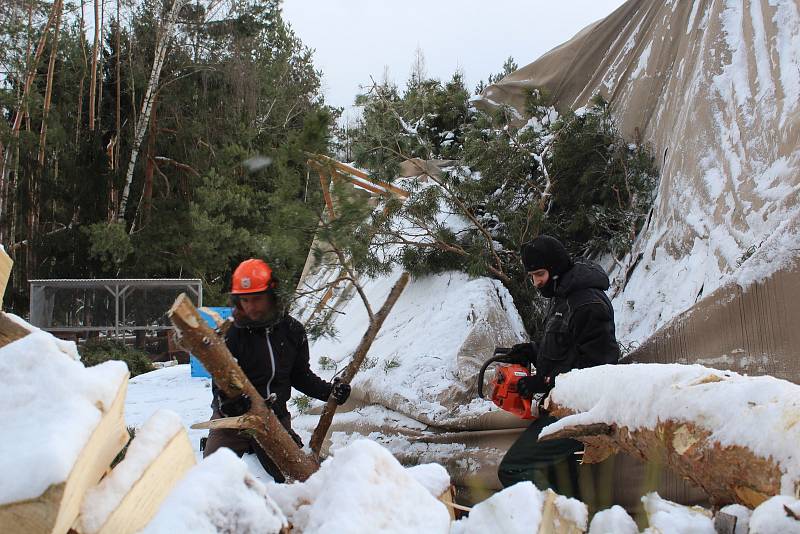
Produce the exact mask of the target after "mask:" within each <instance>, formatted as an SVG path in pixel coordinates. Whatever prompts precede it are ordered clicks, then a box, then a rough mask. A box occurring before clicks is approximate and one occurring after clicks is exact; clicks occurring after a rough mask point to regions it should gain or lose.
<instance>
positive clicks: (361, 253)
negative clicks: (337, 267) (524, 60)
mask: <svg viewBox="0 0 800 534" xmlns="http://www.w3.org/2000/svg"><path fill="white" fill-rule="evenodd" d="M0 24H1V25H2V26H0V39H2V40H3V42H4V44H5V45H6V46H4V47H3V48H2V52H0V61H1V62H2V70H3V79H2V84H0V112H1V113H2V116H3V119H4V120H3V121H2V122H0V155H1V156H2V161H0V166H1V167H0V171H1V173H0V243H2V244H3V246H4V247H5V248H6V250H7V251H8V252H9V254H10V255H11V256H12V257H13V258H14V260H15V262H16V268H15V271H14V277H13V280H12V282H11V285H10V294H9V295H7V297H6V302H7V303H8V305H9V307H10V308H11V310H13V311H17V312H19V313H25V311H26V310H27V305H28V300H27V299H28V295H27V291H28V287H27V285H28V284H27V280H29V279H36V278H104V277H109V278H114V277H129V278H150V277H184V278H194V277H196V278H200V279H202V280H203V284H204V291H205V299H204V300H205V302H206V303H207V304H212V305H220V304H225V302H226V296H225V291H226V290H227V289H228V288H227V284H228V279H229V276H230V272H231V270H232V269H233V268H234V267H235V266H236V264H237V263H238V262H239V261H241V260H242V259H244V258H247V257H252V256H256V257H262V258H265V259H267V260H268V261H269V262H270V263H271V264H272V265H273V267H275V268H276V270H277V272H278V273H279V276H280V277H281V279H283V280H284V281H285V283H284V288H285V289H286V290H287V292H291V290H292V289H293V288H294V287H295V284H296V282H297V280H298V277H299V275H300V271H301V269H302V267H303V264H304V262H305V259H306V257H307V254H308V251H309V247H310V246H311V243H312V241H313V238H314V235H315V234H317V235H320V237H321V238H323V240H324V241H326V242H329V243H335V244H336V246H337V247H338V248H339V249H340V251H341V252H342V253H343V256H342V257H345V258H347V261H348V262H349V263H350V267H352V269H353V270H354V271H356V272H361V273H366V274H374V273H378V272H386V271H387V270H388V269H390V268H392V266H394V265H400V266H401V267H402V268H403V269H404V270H407V271H409V272H411V273H412V274H413V275H422V274H426V273H431V272H438V271H442V270H447V269H458V270H463V271H465V272H468V273H470V274H472V275H476V276H478V275H485V276H490V277H493V278H496V279H498V280H501V281H502V282H503V283H504V284H505V285H506V286H507V287H508V288H509V290H510V291H511V293H512V295H513V296H514V299H515V302H516V304H517V307H518V309H519V310H520V312H521V313H522V315H523V317H525V319H526V325H527V326H528V328H529V330H532V329H535V327H536V320H537V319H536V317H537V315H538V314H537V313H536V311H537V304H536V292H535V291H534V290H533V288H532V286H531V285H530V284H529V283H527V282H526V277H525V276H524V273H523V272H522V269H521V264H520V261H519V256H518V251H519V247H520V246H521V244H522V243H524V242H525V241H526V240H528V239H531V238H533V237H535V236H536V235H537V234H539V233H550V234H552V235H556V236H558V237H559V238H561V239H562V240H564V241H565V242H566V243H567V244H568V246H569V248H570V249H571V250H572V251H573V252H574V253H575V254H581V255H588V256H591V257H593V258H596V259H600V258H605V259H606V260H609V261H611V262H612V263H613V262H614V261H616V262H621V261H623V260H624V259H625V258H626V254H627V252H628V250H629V249H630V245H631V243H632V242H633V239H634V238H635V236H636V234H637V232H638V230H639V229H640V228H641V226H642V224H643V222H644V220H645V218H646V216H647V213H648V211H649V209H650V206H651V204H652V199H653V194H654V190H655V184H656V180H657V170H656V168H655V166H654V163H653V159H652V157H651V155H650V153H649V151H648V148H647V147H646V146H644V145H642V144H641V143H639V142H638V140H632V141H628V140H625V139H623V138H622V137H621V136H620V134H619V132H618V130H617V128H616V126H615V123H614V120H613V117H612V113H611V111H612V110H611V109H610V108H609V106H608V105H607V104H606V102H605V101H603V99H602V98H599V97H598V98H597V99H595V101H594V102H593V103H592V105H590V106H588V107H586V108H583V109H581V110H570V109H562V108H559V106H558V103H557V102H552V99H551V98H550V97H549V96H548V95H547V94H546V93H544V92H542V91H538V90H536V91H532V92H531V94H530V96H529V101H528V106H527V109H526V110H525V114H526V116H525V117H524V118H523V117H522V115H520V113H519V112H518V111H516V110H513V109H510V108H507V107H500V108H494V109H483V108H480V107H477V108H476V106H475V102H474V100H475V97H474V95H476V94H479V93H480V91H481V90H482V88H483V87H485V85H487V84H490V83H493V82H495V81H497V80H499V79H501V78H502V77H504V76H505V75H507V74H509V73H510V72H513V71H514V70H516V68H517V65H516V63H515V62H514V61H513V59H511V58H509V59H508V60H507V61H506V63H505V64H504V65H503V67H502V70H501V71H500V72H498V73H496V74H491V75H489V76H488V81H487V82H481V83H480V84H479V86H478V87H477V88H475V89H474V91H470V90H469V89H468V88H467V87H466V86H465V84H464V81H463V77H462V76H461V74H460V73H455V74H454V75H453V76H452V78H451V79H450V80H447V81H441V80H437V79H434V78H432V77H430V76H428V75H427V73H426V72H425V61H424V55H423V52H422V51H418V52H417V55H416V57H415V58H413V62H412V69H411V73H410V76H409V78H408V80H406V81H405V83H404V84H403V86H402V87H398V85H397V84H396V83H394V82H392V81H389V80H381V81H380V82H376V81H374V80H372V83H371V84H367V85H366V86H364V91H363V94H361V95H358V96H357V97H356V99H355V103H356V105H358V106H359V107H360V109H361V110H362V114H361V117H360V119H358V121H357V122H356V123H355V124H350V125H346V126H343V125H340V124H338V123H337V122H338V121H337V119H338V117H339V114H340V112H341V110H338V109H334V108H331V107H330V106H328V105H326V103H325V100H324V98H323V95H322V92H321V89H320V80H321V76H322V73H321V72H319V71H317V70H316V69H315V68H314V64H313V55H312V51H311V50H309V49H308V48H307V47H305V46H304V45H303V44H302V42H301V41H300V40H299V39H298V38H297V36H296V35H295V34H294V33H293V32H292V30H291V28H290V27H289V26H288V25H287V23H286V22H285V21H284V20H283V19H282V17H281V11H280V2H279V1H269V2H256V1H245V2H237V1H232V0H229V1H226V2H211V3H201V2H194V3H191V2H188V3H183V1H182V0H178V2H175V3H173V1H172V0H163V1H161V0H143V1H141V2H135V3H133V4H131V3H129V0H124V1H123V0H116V2H113V3H112V2H105V3H100V0H81V3H75V2H72V3H64V2H63V1H62V0H52V1H50V2H38V1H37V0H13V1H12V3H9V4H4V6H3V7H2V8H0ZM95 29H97V30H98V31H97V32H95V31H94V30H95ZM309 153H317V154H324V155H332V156H334V157H337V158H339V159H341V160H343V161H348V162H354V163H355V164H356V165H357V166H359V167H361V168H364V169H366V170H367V171H368V172H370V173H371V174H372V175H373V176H375V177H376V178H380V179H383V180H389V181H391V180H393V179H395V177H396V174H397V170H398V168H399V164H400V163H401V162H402V161H404V160H406V159H408V158H421V159H438V160H449V161H451V162H452V166H451V167H450V169H449V170H448V171H447V172H445V173H444V174H442V175H441V176H440V177H438V178H436V179H435V183H436V185H437V187H427V186H423V185H419V187H416V186H412V187H411V191H410V193H411V196H410V197H409V199H408V200H407V201H406V202H405V203H399V202H397V201H393V200H392V199H385V200H384V201H383V202H384V205H383V206H382V207H383V209H381V210H376V211H372V209H371V208H370V207H369V206H367V205H365V204H360V203H359V202H353V201H352V199H347V198H345V197H344V196H342V195H340V194H339V193H340V192H337V191H333V193H334V195H335V196H337V203H338V210H339V215H340V216H339V218H338V219H337V220H335V221H330V220H326V219H325V216H324V213H323V211H322V208H323V206H324V202H323V198H322V191H321V186H320V181H319V180H318V179H316V177H315V175H314V174H311V173H309V169H308V167H307V165H306V161H307V159H308V154H309ZM442 209H444V210H445V211H449V212H452V213H454V214H457V215H458V216H459V217H461V218H462V219H463V220H465V221H467V223H468V224H467V228H465V229H461V230H459V231H458V232H454V231H453V230H452V229H451V228H449V227H447V226H446V225H444V224H442V223H441V221H440V220H438V219H437V215H436V214H437V213H439V212H440V211H441V210H442ZM401 228H414V229H415V230H416V231H417V233H418V235H419V236H423V237H422V239H419V240H416V241H415V242H414V243H411V242H409V241H408V240H406V239H405V237H404V236H403V234H402V231H401ZM396 245H400V246H399V247H397V246H396ZM390 249H391V250H393V252H392V253H391V254H387V250H390Z"/></svg>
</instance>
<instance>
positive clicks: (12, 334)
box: [0, 311, 30, 348]
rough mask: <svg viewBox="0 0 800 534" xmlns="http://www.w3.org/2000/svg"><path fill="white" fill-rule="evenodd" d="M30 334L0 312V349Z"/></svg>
mask: <svg viewBox="0 0 800 534" xmlns="http://www.w3.org/2000/svg"><path fill="white" fill-rule="evenodd" d="M28 334H30V332H29V331H28V330H27V329H26V328H25V327H24V326H22V325H20V324H19V323H17V322H16V321H14V320H12V319H11V318H10V317H9V316H8V315H6V314H5V313H3V312H1V311H0V348H2V347H5V346H6V345H8V344H9V343H11V342H13V341H16V340H18V339H21V338H23V337H25V336H27V335H28Z"/></svg>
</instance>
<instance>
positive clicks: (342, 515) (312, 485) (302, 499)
mask: <svg viewBox="0 0 800 534" xmlns="http://www.w3.org/2000/svg"><path fill="white" fill-rule="evenodd" d="M269 492H270V495H271V496H272V497H273V498H274V499H275V501H276V502H277V503H278V505H279V506H280V507H281V509H282V510H283V512H284V513H285V514H286V516H287V517H288V518H289V522H290V523H292V525H293V526H294V528H295V529H297V530H298V531H300V532H304V533H306V534H313V533H321V532H336V533H342V534H345V533H354V534H360V533H362V532H386V533H399V532H408V533H416V532H430V533H435V532H442V533H446V532H448V530H449V528H450V515H449V513H448V511H447V508H446V507H445V506H444V504H442V503H441V502H439V501H438V500H437V499H436V498H435V497H434V496H433V495H431V493H430V492H429V491H428V490H427V489H426V488H425V487H424V486H423V485H422V484H420V483H419V482H417V480H415V478H414V477H413V476H411V475H410V474H409V473H408V472H407V471H406V470H405V469H404V468H403V467H402V466H401V465H400V463H399V462H398V461H397V460H395V458H394V457H393V456H392V455H391V454H390V453H389V452H388V451H387V450H386V449H384V448H383V447H381V446H380V445H378V444H376V443H374V442H371V441H368V440H360V441H356V442H354V443H352V444H350V445H348V446H347V447H344V448H342V449H339V450H338V451H336V454H335V455H334V456H333V457H331V458H329V459H327V460H326V461H325V462H323V464H322V466H321V467H320V469H319V471H317V472H316V473H314V474H313V475H311V477H310V478H309V479H308V480H306V481H305V482H304V483H302V484H283V485H281V484H275V485H270V487H269Z"/></svg>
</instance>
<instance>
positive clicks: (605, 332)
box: [536, 260, 620, 387]
mask: <svg viewBox="0 0 800 534" xmlns="http://www.w3.org/2000/svg"><path fill="white" fill-rule="evenodd" d="M554 284H555V287H554V291H553V293H554V294H553V296H552V297H551V298H550V303H549V306H548V308H547V314H546V317H545V326H544V333H543V334H542V338H541V340H540V341H539V350H538V354H537V357H536V372H537V374H539V375H540V376H543V377H544V378H545V380H546V381H547V383H548V384H549V385H550V387H552V385H553V379H554V378H555V376H556V375H558V374H559V373H564V372H567V371H570V370H572V369H582V368H584V367H593V366H595V365H603V364H608V363H617V360H619V357H620V352H619V345H618V344H617V339H616V336H615V334H614V310H613V308H612V307H611V301H610V300H609V299H608V296H607V295H606V293H605V291H606V290H607V289H608V287H609V281H608V276H607V275H606V273H605V272H604V271H603V269H602V268H601V267H600V266H599V265H597V264H596V263H593V262H590V261H586V260H579V261H576V262H575V264H574V266H573V267H572V268H571V269H570V270H568V271H567V272H565V273H564V274H563V275H561V276H560V277H559V278H558V279H556V280H554Z"/></svg>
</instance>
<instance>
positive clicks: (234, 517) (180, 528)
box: [142, 449, 287, 534]
mask: <svg viewBox="0 0 800 534" xmlns="http://www.w3.org/2000/svg"><path fill="white" fill-rule="evenodd" d="M286 525H287V522H286V517H285V516H284V515H283V513H282V512H281V511H280V509H279V508H278V506H277V505H276V504H275V502H274V501H273V500H272V499H271V498H270V497H269V495H267V491H266V488H265V487H264V485H263V484H262V483H260V482H259V481H257V480H256V479H254V478H253V477H252V475H250V474H249V473H248V471H247V466H246V465H245V464H244V462H242V461H241V460H240V459H239V458H237V457H236V455H235V454H234V453H233V452H231V451H230V450H228V449H220V450H218V451H217V452H215V453H214V454H212V455H210V456H209V457H208V458H206V459H205V460H203V461H202V462H200V463H199V464H197V465H196V466H195V467H193V468H192V469H191V470H190V471H189V472H188V473H187V474H186V477H184V479H183V480H181V481H180V482H179V483H178V485H177V486H175V489H173V490H172V492H171V493H170V494H169V496H168V497H167V498H166V499H165V500H164V502H163V504H162V505H161V508H160V509H159V511H158V513H157V514H156V516H155V517H154V518H153V520H152V521H151V522H150V523H149V524H148V525H147V527H146V528H145V529H144V530H142V533H144V534H176V533H178V532H192V533H197V534H206V533H208V534H216V533H218V532H236V533H237V534H251V533H252V534H266V533H278V532H280V530H281V528H283V527H284V526H286Z"/></svg>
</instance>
